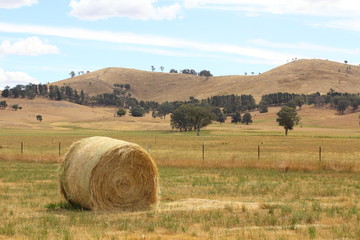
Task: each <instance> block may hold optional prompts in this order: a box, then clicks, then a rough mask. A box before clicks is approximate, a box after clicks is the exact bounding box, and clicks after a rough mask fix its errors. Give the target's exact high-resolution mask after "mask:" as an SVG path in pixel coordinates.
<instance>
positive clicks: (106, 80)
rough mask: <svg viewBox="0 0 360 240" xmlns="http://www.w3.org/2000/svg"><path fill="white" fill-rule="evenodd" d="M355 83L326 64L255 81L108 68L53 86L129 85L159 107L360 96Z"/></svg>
mask: <svg viewBox="0 0 360 240" xmlns="http://www.w3.org/2000/svg"><path fill="white" fill-rule="evenodd" d="M359 79H360V67H359V66H354V65H348V64H343V63H337V62H332V61H326V60H298V61H294V62H291V63H288V64H285V65H282V66H280V67H277V68H275V69H272V70H270V71H268V72H265V73H263V74H261V75H254V76H237V75H236V76H219V77H211V78H205V77H199V76H192V75H185V74H170V73H159V72H148V71H140V70H135V69H126V68H114V67H111V68H106V69H101V70H98V71H94V72H91V73H88V74H84V75H80V76H76V77H74V78H69V79H65V80H62V81H59V82H56V83H54V84H57V85H59V86H65V85H70V86H71V87H72V88H76V89H78V90H81V89H82V90H84V91H85V92H86V93H88V94H89V95H96V94H100V93H111V92H112V88H113V85H114V84H126V83H128V84H130V85H131V90H130V92H131V93H132V95H133V96H134V97H136V98H138V99H141V100H154V101H159V102H163V101H168V100H170V101H173V100H186V99H188V98H189V96H194V97H196V98H199V99H202V98H206V97H210V96H214V95H221V94H251V95H253V96H254V97H255V98H256V99H257V100H259V99H260V97H261V96H262V95H263V94H267V93H274V92H290V93H305V94H307V93H313V92H320V93H326V92H328V91H329V89H330V88H333V89H335V90H336V91H339V92H360V81H359Z"/></svg>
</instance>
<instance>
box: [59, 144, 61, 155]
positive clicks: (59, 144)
mask: <svg viewBox="0 0 360 240" xmlns="http://www.w3.org/2000/svg"><path fill="white" fill-rule="evenodd" d="M59 156H61V142H59Z"/></svg>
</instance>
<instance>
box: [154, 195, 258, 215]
mask: <svg viewBox="0 0 360 240" xmlns="http://www.w3.org/2000/svg"><path fill="white" fill-rule="evenodd" d="M222 208H246V209H247V210H250V209H251V210H254V209H259V208H260V204H259V203H253V202H237V201H220V200H212V199H199V198H186V199H181V200H178V201H174V202H169V203H164V204H160V206H159V209H158V211H160V212H166V211H174V210H175V211H191V210H209V209H222Z"/></svg>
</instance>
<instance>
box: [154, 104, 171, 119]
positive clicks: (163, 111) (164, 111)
mask: <svg viewBox="0 0 360 240" xmlns="http://www.w3.org/2000/svg"><path fill="white" fill-rule="evenodd" d="M173 111H174V105H173V104H171V103H169V102H163V103H161V104H160V105H159V107H158V114H157V115H158V116H159V117H161V118H162V117H164V119H165V117H166V115H168V114H170V113H172V112H173Z"/></svg>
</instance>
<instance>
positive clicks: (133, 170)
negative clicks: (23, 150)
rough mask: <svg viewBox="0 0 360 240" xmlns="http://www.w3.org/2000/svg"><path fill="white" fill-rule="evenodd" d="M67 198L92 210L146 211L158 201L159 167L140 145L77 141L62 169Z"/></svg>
mask: <svg viewBox="0 0 360 240" xmlns="http://www.w3.org/2000/svg"><path fill="white" fill-rule="evenodd" d="M59 182H60V191H61V194H62V195H63V196H64V197H65V199H66V200H67V201H68V202H70V203H72V204H77V205H80V206H81V207H83V208H85V209H90V210H125V211H136V210H147V209H151V208H153V207H155V206H156V205H157V202H158V172H157V167H156V165H155V163H154V161H153V160H152V158H151V157H150V155H149V154H147V153H146V152H145V150H144V149H143V148H141V147H140V146H139V145H137V144H134V143H130V142H125V141H121V140H116V139H112V138H108V137H90V138H85V139H82V140H80V141H78V142H76V143H74V144H73V145H72V146H71V147H70V149H69V151H68V152H67V153H66V155H65V158H64V160H63V162H62V163H61V165H60V168H59Z"/></svg>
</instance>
